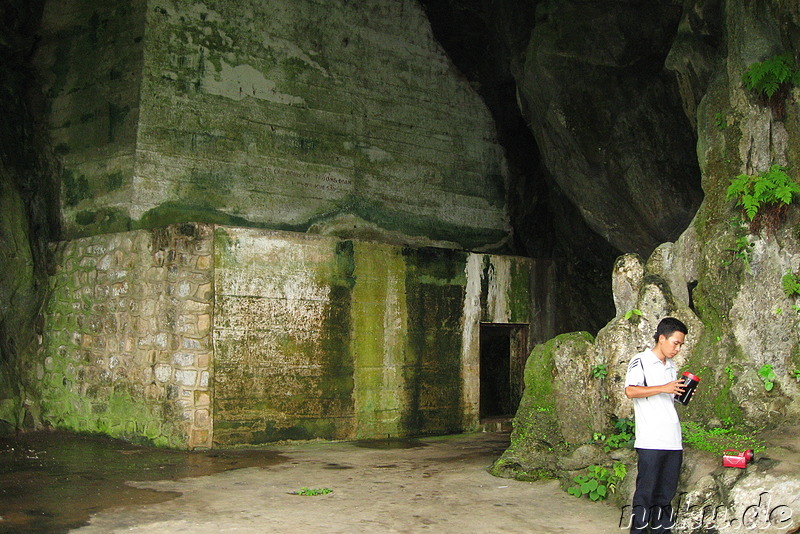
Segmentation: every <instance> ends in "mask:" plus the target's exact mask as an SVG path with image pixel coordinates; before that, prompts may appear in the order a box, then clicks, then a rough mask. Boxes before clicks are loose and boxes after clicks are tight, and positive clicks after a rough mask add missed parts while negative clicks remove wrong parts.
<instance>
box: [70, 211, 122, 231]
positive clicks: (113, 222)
mask: <svg viewBox="0 0 800 534" xmlns="http://www.w3.org/2000/svg"><path fill="white" fill-rule="evenodd" d="M75 223H76V225H77V226H75V227H73V229H72V230H71V231H70V232H69V237H72V238H75V237H86V236H91V235H98V234H112V233H116V232H127V231H128V230H131V227H132V226H133V223H132V221H131V218H130V217H129V216H128V215H127V214H126V213H125V212H123V211H122V210H119V209H117V208H100V209H97V210H81V211H79V212H77V213H76V214H75Z"/></svg>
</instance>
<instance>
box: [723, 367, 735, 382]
mask: <svg viewBox="0 0 800 534" xmlns="http://www.w3.org/2000/svg"><path fill="white" fill-rule="evenodd" d="M725 375H726V376H727V377H728V381H729V382H733V377H734V376H736V374H735V373H734V372H733V367H731V366H730V365H726V366H725Z"/></svg>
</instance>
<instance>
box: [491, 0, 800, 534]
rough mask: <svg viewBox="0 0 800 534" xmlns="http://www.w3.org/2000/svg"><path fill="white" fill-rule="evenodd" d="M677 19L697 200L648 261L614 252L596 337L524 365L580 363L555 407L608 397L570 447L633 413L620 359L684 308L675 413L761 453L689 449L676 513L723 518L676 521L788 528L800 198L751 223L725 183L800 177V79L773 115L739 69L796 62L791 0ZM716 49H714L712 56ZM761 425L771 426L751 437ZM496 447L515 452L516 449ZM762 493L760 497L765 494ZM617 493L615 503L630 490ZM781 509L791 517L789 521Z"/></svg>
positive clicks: (699, 11) (799, 20) (537, 353)
mask: <svg viewBox="0 0 800 534" xmlns="http://www.w3.org/2000/svg"><path fill="white" fill-rule="evenodd" d="M715 13H716V15H715ZM715 17H716V18H715ZM679 28H680V29H679V32H678V33H679V35H678V38H677V39H676V41H675V44H674V46H673V47H672V49H671V52H670V56H669V64H670V65H671V66H672V68H674V69H676V71H678V72H679V73H680V80H681V95H682V98H683V104H684V108H685V109H686V114H687V116H688V117H689V118H690V120H691V121H696V123H697V136H698V144H697V155H698V162H699V166H700V169H701V171H702V184H703V189H704V191H705V199H704V201H703V203H702V205H701V207H700V209H699V210H698V212H697V214H696V215H695V217H694V219H693V221H692V223H691V224H690V225H689V227H688V228H687V229H686V230H685V231H684V232H683V233H682V234H681V236H680V237H679V238H678V239H676V240H675V241H674V242H672V243H664V244H661V245H660V246H658V247H656V248H655V249H654V250H653V252H652V253H651V254H649V257H648V259H647V260H646V261H644V260H642V259H641V258H640V257H638V256H637V255H635V254H627V255H624V256H623V257H621V258H620V259H619V260H618V261H617V263H616V265H615V267H614V269H613V277H612V280H613V281H612V286H613V288H614V292H615V293H614V301H615V306H616V313H617V317H615V318H614V319H613V320H612V321H611V322H610V323H609V324H608V325H607V326H606V327H605V328H603V329H601V330H600V332H599V333H598V334H597V336H596V339H595V340H594V343H587V344H585V345H583V346H581V347H579V348H578V349H577V350H574V348H573V347H568V346H564V345H560V346H559V345H552V344H551V345H547V344H546V345H545V347H548V346H549V347H551V350H541V349H539V348H538V347H537V349H534V351H533V352H532V354H531V360H530V361H529V363H528V365H529V368H542V367H546V366H547V365H548V364H547V363H542V362H557V361H559V360H564V359H565V358H569V359H570V361H574V362H578V363H577V365H578V366H579V367H581V371H580V372H576V373H572V381H573V382H572V385H571V386H570V385H566V386H565V387H561V388H554V389H553V391H552V393H551V395H552V398H553V399H554V400H553V403H552V405H553V406H554V408H555V407H556V406H558V404H559V402H558V401H557V399H558V396H559V395H562V394H564V393H563V392H564V391H579V392H580V394H579V395H578V398H577V399H572V401H571V402H572V403H575V402H579V403H583V406H584V410H586V409H589V402H590V401H589V400H588V399H587V397H591V396H596V395H598V394H599V395H601V396H605V397H604V398H605V402H603V403H602V410H603V411H604V414H605V416H607V418H608V420H607V421H606V422H605V423H601V425H600V426H599V427H588V426H587V427H586V430H585V433H584V436H583V438H582V439H578V440H575V441H573V443H572V447H570V446H569V445H568V444H562V445H561V446H562V447H564V448H566V449H567V450H575V451H579V450H581V448H580V447H578V445H579V444H581V443H585V442H586V441H591V440H592V437H593V436H592V433H593V432H606V431H608V429H609V428H610V426H609V425H610V424H611V422H612V421H613V420H615V419H618V418H626V417H630V416H631V406H630V401H629V400H628V399H626V398H625V396H624V394H623V392H622V380H623V378H624V375H625V369H626V364H627V362H628V360H629V359H630V357H631V356H632V355H633V354H635V353H636V352H638V351H639V350H641V349H642V348H644V347H645V346H648V345H651V344H652V340H651V339H649V337H650V335H652V332H653V330H654V328H655V325H656V323H657V321H658V319H660V318H661V317H664V316H666V315H673V316H676V317H678V318H680V319H682V320H683V321H684V322H686V323H687V324H688V326H689V336H688V337H687V344H686V346H685V347H684V350H683V352H682V353H681V355H680V357H679V358H678V357H676V363H678V366H679V368H681V369H686V370H690V371H692V372H693V373H695V374H698V375H699V376H700V377H701V380H702V381H701V386H700V389H699V390H698V394H697V395H696V396H695V398H694V400H693V401H692V404H691V405H690V406H688V407H686V408H681V409H680V410H681V417H682V420H683V421H691V422H693V423H696V424H698V425H701V426H703V427H704V428H709V429H738V430H739V431H741V432H744V433H746V434H752V435H755V436H762V437H763V439H764V440H765V444H766V445H765V446H766V449H765V450H764V451H763V454H762V456H763V457H762V459H761V461H756V462H755V463H754V464H753V465H751V466H750V467H748V468H747V469H746V470H745V471H743V472H739V471H731V470H730V469H723V468H721V467H719V463H718V462H719V457H718V456H715V457H713V458H709V457H707V456H705V457H704V456H703V455H702V454H699V453H697V452H696V451H693V450H690V451H689V454H688V455H687V461H686V471H687V474H686V477H685V478H684V479H683V480H682V486H681V491H684V492H685V495H684V496H683V497H684V498H685V501H684V504H685V505H686V508H685V510H684V512H685V515H684V518H685V519H687V520H690V519H691V518H693V517H694V518H695V519H696V517H697V513H701V512H702V509H703V508H709V507H710V508H711V509H716V508H717V507H721V511H723V512H725V513H726V514H728V516H727V519H726V520H725V521H726V522H725V523H724V524H720V523H712V524H706V525H703V524H700V525H697V524H694V525H693V524H686V525H682V527H681V528H682V529H683V531H687V532H695V531H700V529H701V528H706V529H708V528H720V527H721V526H723V527H726V528H728V527H736V526H737V525H738V526H741V525H743V524H748V521H749V522H750V523H749V524H751V526H752V525H756V524H757V525H758V528H759V529H764V531H769V532H779V531H785V529H786V528H787V527H788V528H796V527H797V518H798V517H800V500H798V498H797V495H798V492H797V487H798V478H797V469H796V467H795V466H796V465H797V460H798V459H797V451H796V449H792V446H791V443H793V440H794V437H793V435H792V434H791V432H792V431H791V430H785V428H786V427H787V426H788V427H790V428H793V426H792V425H793V422H794V421H796V418H797V416H798V414H800V387H798V380H797V377H798V376H800V334H799V332H800V301H798V297H799V295H798V294H797V292H795V291H794V290H793V289H792V287H793V286H792V281H796V280H797V278H798V276H799V275H800V209H798V203H800V199H798V198H797V197H795V198H794V202H793V203H792V204H791V205H790V206H789V207H788V208H784V209H781V210H776V211H774V212H772V213H773V215H772V218H765V219H764V221H766V222H764V223H763V224H761V225H760V226H759V225H757V224H752V223H751V221H750V219H749V217H747V216H746V215H745V214H743V212H742V210H741V208H740V207H737V206H735V201H734V199H730V198H728V196H727V194H726V192H727V189H728V186H729V185H730V184H731V181H732V180H733V179H734V178H735V177H737V176H739V175H742V174H745V175H749V176H755V175H758V174H760V173H765V172H766V171H768V170H769V169H770V168H771V167H772V166H773V165H780V166H783V168H785V169H786V172H787V173H788V175H789V176H790V178H791V179H792V180H794V181H795V182H796V181H797V180H798V174H797V169H796V164H795V162H797V161H798V160H800V103H799V102H800V89H799V88H798V87H791V88H790V90H787V92H786V93H785V95H784V97H783V98H784V100H783V101H782V105H781V108H782V109H781V112H780V113H778V112H776V110H775V108H771V107H770V106H767V105H765V103H764V102H765V100H764V99H762V98H759V96H758V95H756V94H754V93H753V92H752V91H749V90H747V89H746V88H745V87H744V84H743V81H742V79H743V75H744V73H745V72H746V71H747V69H748V68H750V66H751V65H753V64H754V63H756V62H759V61H763V60H765V59H768V58H771V57H773V56H775V55H777V54H782V53H789V54H790V55H791V56H792V57H793V58H794V60H795V61H797V56H798V53H800V49H798V47H797V43H798V41H797V39H796V36H797V35H798V28H800V8H799V7H798V6H797V5H796V4H795V3H785V2H780V1H772V2H763V3H760V4H759V5H758V6H756V5H754V4H752V3H749V2H744V1H741V0H730V1H727V2H722V3H719V4H717V3H715V2H687V3H686V4H685V6H684V14H683V16H682V22H681V24H680V27H679ZM723 28H724V30H723ZM716 39H719V43H720V44H721V46H720V47H718V48H715V42H716V41H715V40H716ZM720 50H724V51H725V54H724V55H723V56H721V57H716V56H715V54H716V53H718V52H719V51H720ZM668 201H669V200H668V197H667V198H666V199H665V202H668ZM654 206H655V208H657V207H658V206H659V204H655V205H654ZM759 209H760V210H764V212H767V213H769V210H770V209H773V208H770V206H768V205H765V204H762V205H760V206H759ZM778 211H780V213H781V214H780V216H779V215H778V214H777V213H778ZM570 335H572V334H570ZM597 364H604V365H606V366H607V371H608V374H607V376H606V377H605V378H604V380H605V383H602V382H601V381H600V380H595V381H594V384H593V386H591V385H590V386H589V388H588V389H587V386H586V384H587V378H586V376H587V373H589V372H591V370H592V369H593V366H596V365H597ZM588 383H589V384H592V381H591V380H590V381H588ZM535 384H536V382H535V381H533V382H531V385H534V386H535ZM527 394H530V395H536V393H534V392H530V393H527ZM524 402H525V401H524V400H523V403H524ZM560 403H561V404H563V405H569V403H567V402H565V401H560ZM523 405H524V404H523ZM573 413H575V414H576V415H575V417H574V419H575V421H583V420H584V419H582V415H581V413H582V412H581V410H574V409H573V410H572V411H570V412H559V411H558V410H557V409H555V412H554V414H553V417H554V419H555V420H557V421H559V428H560V430H561V432H562V437H564V438H565V441H566V440H567V438H566V436H567V435H570V434H569V431H568V429H569V427H570V426H571V425H572V424H574V422H575V421H572V422H569V421H563V422H562V419H569V418H573V415H572V414H573ZM518 417H519V415H518ZM523 420H524V419H523ZM603 425H605V426H603ZM764 429H772V430H771V431H770V432H769V433H766V434H764V433H761V434H759V432H763V431H764ZM533 439H535V436H533ZM513 441H514V440H513V438H512V442H513ZM576 453H577V452H576ZM576 453H573V454H572V455H567V454H565V455H563V456H562V458H560V459H559V462H560V463H559V465H560V466H561V469H562V471H561V474H562V476H563V477H564V479H565V480H568V479H569V476H571V474H572V473H573V472H574V471H573V469H574V468H575V467H576V462H575V461H574V460H575V454H576ZM506 454H507V455H508V456H514V454H515V452H514V447H512V449H510V450H509V451H508V452H507V453H506ZM580 456H581V457H584V456H585V455H584V454H581V455H580ZM613 459H614V458H613V456H607V457H606V458H605V459H604V460H602V461H600V463H605V464H606V465H608V464H610V463H611V461H612V460H613ZM524 460H525V459H524V458H522V459H520V460H519V463H520V464H524V463H525V461H524ZM593 461H597V457H596V456H595V459H594V460H593ZM577 463H578V464H579V463H581V462H577ZM632 475H633V473H632V471H630V470H629V473H628V476H629V477H630V476H632ZM629 484H630V481H629ZM626 487H627V488H628V491H629V490H630V486H626ZM623 493H624V491H623ZM767 494H768V497H769V498H770V499H772V500H771V504H770V502H767V501H765V499H766V497H765V495H767ZM616 498H617V499H619V500H620V502H626V498H627V496H625V495H618V496H617V497H616ZM776 510H777V511H776ZM679 513H680V512H679ZM693 514H694V515H693ZM747 514H750V515H749V516H748V515H747ZM787 518H793V521H794V523H792V524H791V525H793V526H791V525H789V524H788V523H787V521H786V520H787ZM717 519H718V520H721V519H719V517H718V518H717ZM731 521H733V522H731ZM690 523H691V521H690Z"/></svg>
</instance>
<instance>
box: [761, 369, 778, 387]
mask: <svg viewBox="0 0 800 534" xmlns="http://www.w3.org/2000/svg"><path fill="white" fill-rule="evenodd" d="M758 376H759V378H761V381H762V382H764V389H766V390H767V391H772V388H774V387H775V380H777V378H778V377H777V376H776V375H775V371H774V370H773V369H772V365H770V364H768V363H765V364H764V365H762V366H761V368H760V369H759V370H758Z"/></svg>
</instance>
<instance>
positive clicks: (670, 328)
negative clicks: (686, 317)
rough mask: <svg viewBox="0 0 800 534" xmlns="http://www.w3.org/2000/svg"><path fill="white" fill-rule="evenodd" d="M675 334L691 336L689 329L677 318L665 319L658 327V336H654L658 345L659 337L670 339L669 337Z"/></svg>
mask: <svg viewBox="0 0 800 534" xmlns="http://www.w3.org/2000/svg"><path fill="white" fill-rule="evenodd" d="M675 332H681V333H682V334H683V335H687V334H689V329H688V328H686V325H685V324H683V322H681V321H680V320H679V319H676V318H675V317H664V318H663V319H661V322H660V323H658V326H657V327H656V335H655V336H654V337H655V340H656V343H658V338H659V337H661V336H664V337H665V338H669V336H671V335H672V334H673V333H675Z"/></svg>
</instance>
